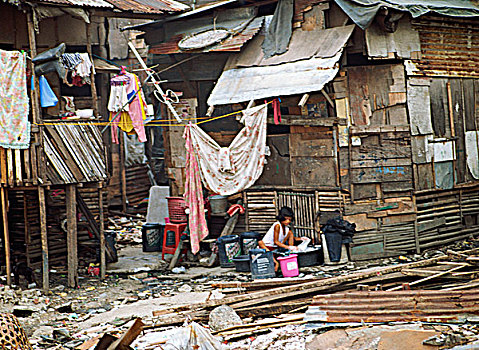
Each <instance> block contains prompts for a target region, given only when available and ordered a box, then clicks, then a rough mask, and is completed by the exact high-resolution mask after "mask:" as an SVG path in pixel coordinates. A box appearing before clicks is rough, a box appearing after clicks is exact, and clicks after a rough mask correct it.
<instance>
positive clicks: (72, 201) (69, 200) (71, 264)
mask: <svg viewBox="0 0 479 350" xmlns="http://www.w3.org/2000/svg"><path fill="white" fill-rule="evenodd" d="M66 209H67V251H68V286H69V287H72V288H74V287H76V286H77V285H78V249H77V219H76V188H75V185H72V184H69V185H66Z"/></svg>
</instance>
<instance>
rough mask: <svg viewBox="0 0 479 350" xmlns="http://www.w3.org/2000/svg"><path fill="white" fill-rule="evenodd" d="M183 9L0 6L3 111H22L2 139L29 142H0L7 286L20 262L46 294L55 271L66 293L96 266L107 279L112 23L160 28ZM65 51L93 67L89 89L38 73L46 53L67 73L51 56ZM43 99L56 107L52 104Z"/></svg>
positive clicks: (103, 4)
mask: <svg viewBox="0 0 479 350" xmlns="http://www.w3.org/2000/svg"><path fill="white" fill-rule="evenodd" d="M187 9H189V7H188V6H186V5H183V4H181V3H177V2H175V1H169V0H165V1H142V0H138V1H136V0H135V1H134V0H126V1H123V0H122V1H103V0H88V1H69V0H63V1H56V0H55V1H49V0H39V1H28V2H27V1H11V0H10V1H3V2H0V21H1V23H2V31H1V33H0V49H1V50H2V61H1V62H0V65H1V67H0V69H1V70H2V79H10V80H8V81H6V80H2V88H3V90H2V101H3V102H2V106H10V105H13V106H14V108H18V106H17V105H18V101H19V100H21V101H22V102H23V103H24V104H23V105H22V106H21V108H19V109H14V110H10V111H9V110H7V109H6V108H4V109H2V112H1V117H2V123H3V125H2V128H3V129H2V133H4V132H6V131H9V130H8V127H10V126H11V127H12V128H15V127H21V128H22V130H23V131H22V132H23V133H24V134H23V135H22V137H23V138H24V139H22V141H24V142H23V143H22V144H21V145H19V144H18V142H17V143H15V142H16V140H15V139H13V140H7V141H11V142H7V143H5V142H4V138H2V144H1V145H2V148H0V165H1V170H0V187H1V212H2V219H3V225H2V239H1V242H2V250H1V251H2V254H1V255H0V257H1V259H0V261H1V265H2V266H6V272H7V276H8V282H9V283H10V273H11V271H12V264H14V263H16V262H17V261H22V262H24V263H26V264H27V265H28V266H29V267H31V268H33V269H37V268H41V269H42V272H43V288H44V289H48V285H49V270H50V269H51V268H53V267H55V268H56V269H58V268H60V271H62V272H66V270H63V267H65V266H66V267H67V269H68V284H69V285H70V286H75V285H76V284H77V283H78V281H77V278H78V277H77V276H78V269H79V267H86V266H88V263H90V262H95V261H96V259H97V258H98V257H100V256H101V262H102V265H101V274H102V276H104V275H105V246H106V245H105V235H104V219H105V209H104V199H105V198H106V196H105V195H104V191H105V187H106V186H108V181H109V178H110V173H111V164H109V163H110V159H111V157H108V154H109V152H110V147H107V145H108V143H109V142H110V141H109V138H108V137H103V135H102V134H101V130H100V129H99V127H98V126H97V124H101V120H106V119H104V118H105V117H106V116H107V114H106V103H107V102H108V100H107V98H108V96H107V94H108V91H109V85H108V78H109V77H108V73H110V72H112V69H113V70H115V71H118V69H117V68H115V66H112V65H111V64H108V63H105V59H106V60H107V61H108V58H110V57H111V58H116V57H114V56H115V55H116V53H115V52H117V51H118V50H119V48H118V43H119V41H121V40H119V39H118V36H120V35H121V34H120V32H119V29H118V28H117V26H116V22H115V19H117V18H130V19H138V18H149V19H157V18H161V17H162V16H164V15H165V14H168V13H175V12H182V11H185V10H187ZM60 44H62V45H64V46H62V45H60ZM59 45H60V46H59ZM123 46H126V41H125V42H124V43H123ZM60 48H62V49H63V50H64V52H66V53H77V52H80V53H82V54H83V55H85V56H84V57H88V59H87V60H86V61H90V63H93V65H91V66H86V67H87V68H85V69H86V70H87V71H86V72H85V76H84V77H83V76H82V80H85V81H81V82H78V81H77V82H76V84H75V83H73V81H72V80H71V81H68V80H70V79H71V78H72V77H70V76H68V77H66V76H64V77H61V76H59V74H57V73H56V72H55V71H53V72H52V71H48V72H45V74H44V75H41V76H40V74H39V73H38V72H37V71H36V68H38V67H35V64H33V63H32V62H33V61H32V60H35V58H36V57H37V55H38V54H40V53H49V54H50V55H53V56H52V57H53V58H54V59H50V58H47V59H45V61H49V60H50V61H49V62H54V63H53V67H54V70H55V69H57V72H58V71H59V70H61V67H60V68H59V66H57V65H56V64H58V56H55V55H57V54H58V53H55V52H56V51H55V50H58V51H60ZM52 49H53V50H52ZM49 50H50V51H49ZM115 50H116V51H115ZM61 52H63V51H61ZM99 57H100V58H103V60H100V59H99ZM14 60H16V61H15V62H16V63H15V65H14V64H11V62H13V61H14ZM86 61H85V60H83V62H86ZM12 67H13V68H12ZM90 67H91V68H90ZM10 74H11V75H10ZM10 77H13V78H15V79H16V80H13V78H10ZM17 82H18V83H17ZM39 83H40V84H39ZM45 84H47V85H48V89H47V88H46V87H45V86H46V85H45ZM27 86H28V88H27ZM5 89H10V90H5ZM27 93H28V95H27ZM45 99H51V100H55V99H56V100H57V101H56V102H53V103H51V104H47V103H45V101H46V100H45ZM12 101H13V103H12ZM79 111H82V112H81V113H80V112H79ZM69 113H70V114H69ZM71 113H73V115H76V116H75V117H74V118H71V115H72V114H71ZM17 119H18V122H17V121H16V120H17ZM13 120H14V121H15V124H12V123H13ZM5 130H6V131H5ZM3 136H5V134H3ZM113 150H114V151H116V152H118V150H117V149H113ZM106 247H107V249H106V256H107V257H109V258H113V254H114V251H113V250H112V248H111V247H108V246H106ZM3 252H4V253H5V254H3Z"/></svg>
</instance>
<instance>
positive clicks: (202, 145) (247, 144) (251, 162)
mask: <svg viewBox="0 0 479 350" xmlns="http://www.w3.org/2000/svg"><path fill="white" fill-rule="evenodd" d="M267 111H268V108H267V105H266V104H264V105H260V106H257V107H253V108H250V109H246V110H244V111H243V112H242V113H243V116H242V118H241V120H240V122H241V123H243V124H244V125H245V126H244V128H243V129H241V131H240V132H239V133H238V135H236V137H235V138H234V140H233V141H232V142H231V144H230V145H229V147H226V148H222V147H220V146H219V145H218V144H217V143H216V141H215V140H213V139H212V138H211V137H210V136H209V135H208V134H206V133H205V132H204V131H203V130H202V129H201V128H200V127H199V126H197V125H191V126H190V129H191V140H192V144H193V147H194V151H195V154H196V157H197V159H198V163H199V165H200V173H201V180H202V182H203V184H204V185H205V186H206V187H207V188H208V189H210V190H211V191H213V192H215V193H218V194H221V195H224V196H227V195H231V194H234V193H238V192H240V191H242V190H244V189H246V188H248V187H250V186H252V185H253V184H254V183H255V182H256V180H257V179H258V178H259V177H260V175H261V173H262V172H263V168H264V163H265V152H266V117H267Z"/></svg>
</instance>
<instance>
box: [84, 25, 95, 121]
mask: <svg viewBox="0 0 479 350" xmlns="http://www.w3.org/2000/svg"><path fill="white" fill-rule="evenodd" d="M90 27H91V25H90V23H85V30H86V51H87V52H88V56H90V60H91V61H92V62H93V56H92V51H91V37H90V34H91V33H90ZM94 72H95V68H94V67H93V65H92V66H91V72H90V79H91V97H92V99H93V106H92V107H93V113H94V114H95V117H98V93H97V91H96V85H95V74H94Z"/></svg>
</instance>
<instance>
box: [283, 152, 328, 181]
mask: <svg viewBox="0 0 479 350" xmlns="http://www.w3.org/2000/svg"><path fill="white" fill-rule="evenodd" d="M291 173H292V184H293V186H320V187H321V186H336V164H335V160H334V158H312V157H292V158H291Z"/></svg>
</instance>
